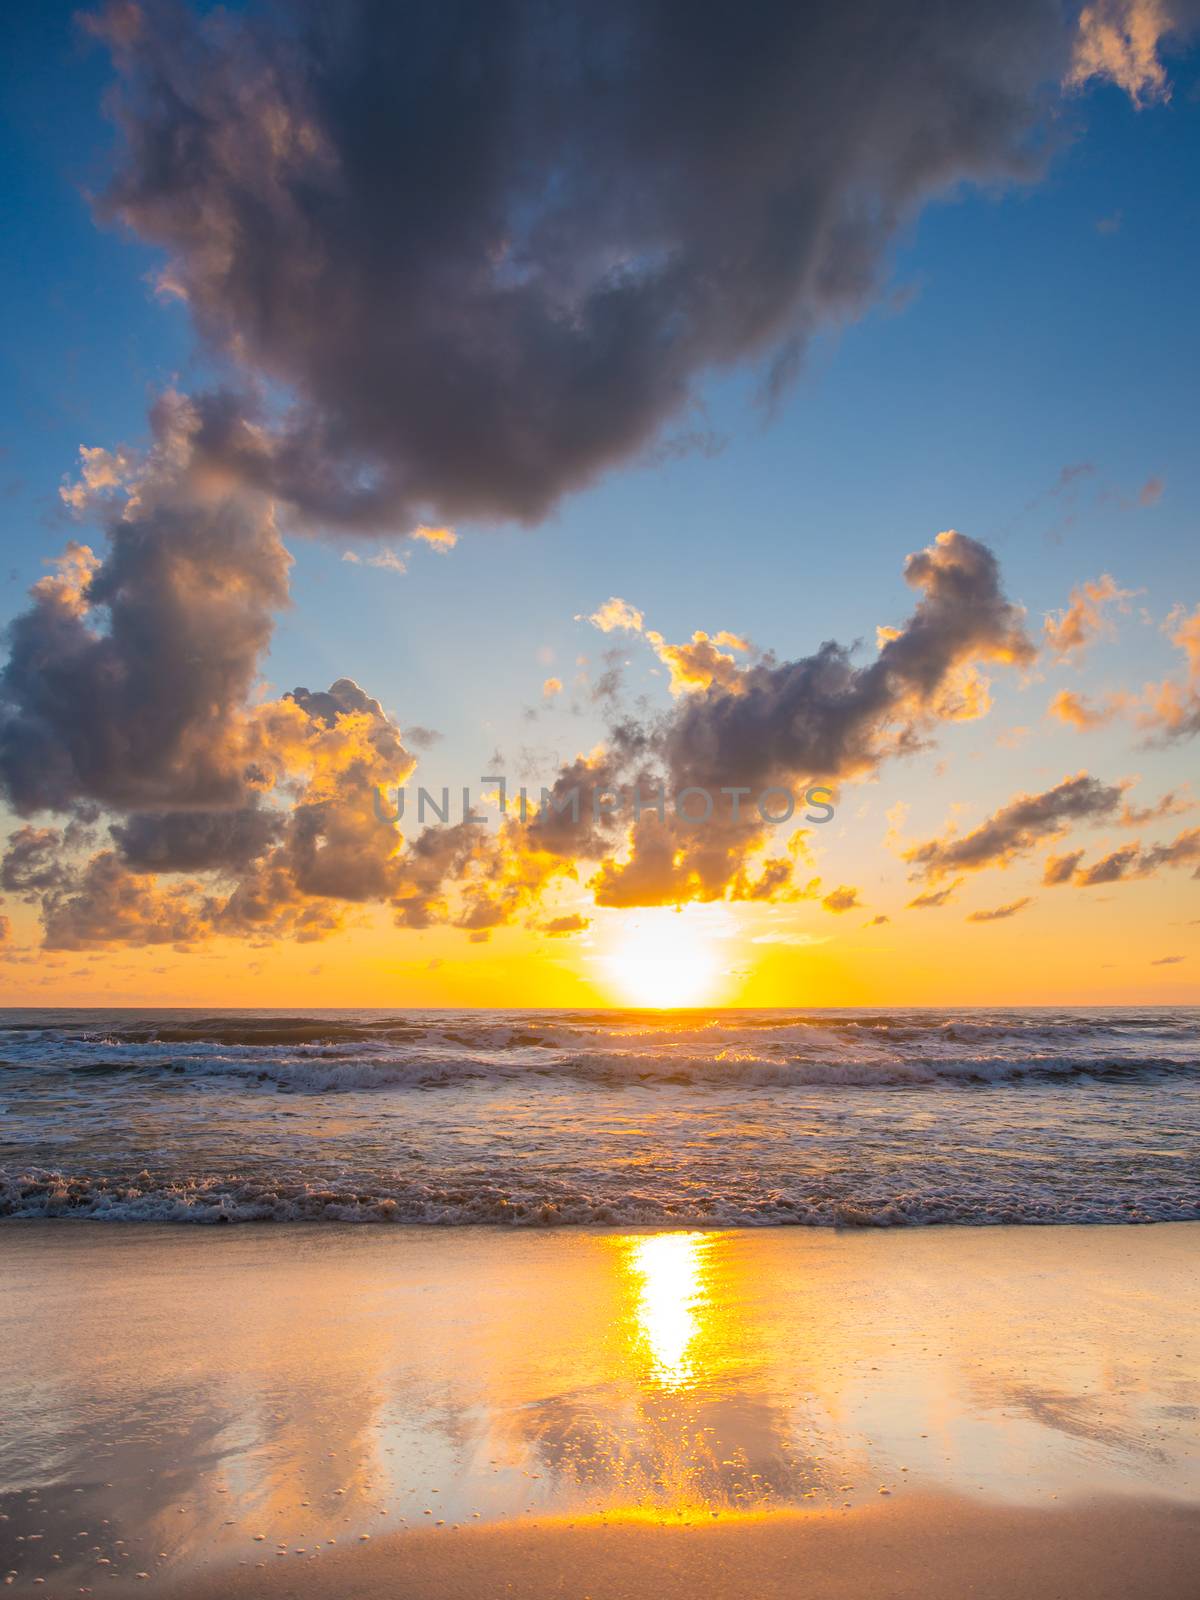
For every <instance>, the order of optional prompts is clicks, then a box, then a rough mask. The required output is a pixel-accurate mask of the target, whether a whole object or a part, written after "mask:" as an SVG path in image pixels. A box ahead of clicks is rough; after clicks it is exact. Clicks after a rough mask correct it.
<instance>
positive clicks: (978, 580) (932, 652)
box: [597, 531, 1035, 905]
mask: <svg viewBox="0 0 1200 1600" xmlns="http://www.w3.org/2000/svg"><path fill="white" fill-rule="evenodd" d="M904 577H905V580H906V581H907V583H908V584H909V585H910V587H912V588H913V589H915V590H916V591H917V592H918V595H919V599H918V601H917V604H916V606H915V607H914V609H913V611H912V613H911V615H910V616H909V618H908V620H907V621H906V622H905V623H904V624H903V626H902V627H899V628H889V629H887V630H885V631H884V635H883V636H882V639H881V644H880V648H879V651H878V654H877V655H876V657H875V659H874V660H873V661H870V662H868V663H866V664H864V665H861V666H858V665H855V664H854V661H853V659H852V653H851V652H850V651H849V650H847V649H846V648H845V647H844V646H842V645H839V644H837V643H835V642H833V641H827V642H826V643H824V644H822V645H821V646H820V647H819V649H818V650H817V651H816V652H815V653H814V654H812V655H809V656H805V657H801V658H799V659H798V660H794V661H777V660H775V659H774V658H770V657H767V658H763V659H762V660H756V661H751V662H750V663H748V664H747V665H745V666H738V667H736V668H735V669H734V671H733V672H732V674H730V673H726V672H723V673H722V674H721V675H719V676H716V675H714V676H713V677H711V678H710V679H709V681H708V682H707V683H706V684H705V685H704V686H702V687H699V688H697V689H696V690H695V691H693V692H688V693H686V694H683V695H681V696H679V697H678V699H677V701H676V704H675V705H674V706H673V707H672V709H671V710H670V711H669V712H668V713H666V714H665V715H664V716H663V717H662V718H660V719H659V720H658V721H656V722H655V723H654V724H653V725H651V726H648V727H645V728H642V727H638V726H637V725H635V724H633V723H631V722H628V721H626V722H625V723H624V724H621V725H620V726H619V728H618V729H617V730H616V731H617V734H618V746H617V747H616V748H615V749H611V750H610V751H609V754H608V757H607V759H608V761H609V763H610V766H611V771H610V773H609V781H610V782H611V783H613V784H619V783H625V784H631V783H636V784H638V785H640V788H641V791H642V792H644V793H647V794H649V793H651V792H652V791H653V789H654V788H655V785H656V784H657V785H660V786H662V787H663V788H664V790H665V792H667V793H669V794H671V795H679V794H681V793H682V792H683V791H684V790H687V789H690V788H696V789H700V790H702V791H704V792H706V793H707V794H709V795H711V796H712V797H713V799H714V810H713V815H712V817H711V819H710V821H709V822H708V824H706V825H705V826H704V827H702V828H697V827H692V826H689V825H687V824H686V822H683V821H681V820H680V819H678V818H676V817H674V816H672V817H669V818H667V819H665V820H660V819H658V818H656V817H654V816H653V815H648V816H643V817H642V819H641V821H640V822H639V823H638V825H637V826H636V827H635V828H634V829H633V831H632V834H631V836H630V838H629V839H628V840H625V838H624V835H622V836H621V839H620V841H619V842H620V843H621V844H623V845H626V846H627V848H626V850H625V853H624V855H621V854H618V852H617V850H616V849H615V848H614V850H613V851H612V853H611V854H608V855H606V857H605V859H604V861H603V862H602V864H601V871H600V875H599V879H598V882H597V890H598V895H599V894H602V895H603V896H604V902H603V903H606V904H636V905H657V904H674V903H676V902H678V901H681V900H686V899H694V898H699V899H713V898H720V897H723V896H725V895H726V894H737V895H738V896H739V897H742V898H744V897H748V896H759V895H761V894H762V893H763V890H764V880H763V878H762V877H761V876H758V877H756V876H755V875H754V874H753V873H751V872H750V871H749V870H748V865H747V864H748V861H749V859H750V858H751V857H753V856H754V855H755V854H756V853H757V852H759V851H761V850H762V849H763V848H764V847H765V843H766V840H767V838H768V835H769V832H770V829H769V827H768V825H767V824H766V823H765V822H764V821H763V819H762V818H761V816H760V815H759V813H758V811H757V809H756V797H759V796H761V795H762V794H763V793H764V792H765V791H766V790H768V789H773V788H774V789H780V790H784V789H787V790H789V791H793V790H796V789H798V788H799V789H801V790H803V788H804V786H805V784H806V783H808V782H818V783H832V782H836V781H837V780H839V779H843V778H848V777H854V776H861V775H865V774H867V773H871V772H874V771H876V770H877V769H878V768H879V766H880V765H881V764H882V763H883V762H885V761H886V760H888V759H891V758H893V757H895V756H897V755H902V754H906V753H909V752H911V751H914V750H917V749H920V748H921V747H922V746H923V745H924V744H925V743H926V742H927V740H928V738H929V736H930V734H931V733H932V731H933V729H934V728H935V727H936V726H937V725H938V723H939V722H942V721H945V720H955V719H957V718H961V717H963V716H969V715H974V714H975V713H976V710H977V704H976V701H975V698H974V694H973V692H970V691H969V690H968V692H966V693H965V694H964V684H969V683H970V681H971V679H972V675H973V673H974V669H975V668H976V665H977V664H978V663H979V662H981V661H994V662H999V663H1004V664H1009V665H1021V666H1024V665H1028V664H1030V663H1031V662H1032V661H1033V659H1034V655H1035V650H1034V647H1033V644H1032V643H1031V641H1030V639H1029V637H1028V635H1027V634H1026V632H1025V628H1024V623H1023V613H1022V612H1021V611H1020V610H1019V609H1018V608H1017V607H1016V606H1014V605H1013V604H1012V603H1011V602H1010V601H1009V600H1008V599H1007V597H1006V596H1005V595H1004V592H1003V588H1002V585H1001V581H1000V571H999V567H998V565H997V563H996V560H995V557H994V556H993V555H992V553H991V551H990V550H988V549H987V547H986V546H984V545H982V544H979V543H977V542H976V541H975V540H972V539H969V538H967V537H966V536H965V535H963V534H960V533H957V532H953V531H950V532H946V533H941V534H939V535H938V536H937V538H936V539H935V541H934V542H933V543H932V544H931V545H929V546H928V547H927V548H926V549H924V550H920V551H918V552H916V553H915V554H913V555H910V556H909V557H908V560H907V561H906V563H905V566H904ZM734 789H736V790H738V794H737V795H734V794H732V793H731V792H730V791H731V790H734ZM723 791H724V793H723ZM779 803H780V802H778V801H776V802H775V803H774V804H773V805H772V807H771V809H772V813H773V814H774V812H775V806H776V805H778V804H779ZM613 842H614V845H615V844H616V843H617V842H618V841H615V840H614V841H613ZM787 866H788V863H787V860H786V858H784V857H779V856H777V857H775V858H773V863H772V864H769V870H770V872H771V874H772V880H771V881H773V880H778V882H779V885H780V889H781V891H782V889H783V884H784V882H785V875H786V873H787Z"/></svg>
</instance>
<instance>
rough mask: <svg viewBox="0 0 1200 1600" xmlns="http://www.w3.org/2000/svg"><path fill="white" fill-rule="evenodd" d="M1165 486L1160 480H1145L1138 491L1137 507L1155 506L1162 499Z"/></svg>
mask: <svg viewBox="0 0 1200 1600" xmlns="http://www.w3.org/2000/svg"><path fill="white" fill-rule="evenodd" d="M1165 488H1166V485H1165V484H1164V483H1163V480H1162V479H1161V478H1147V479H1146V481H1145V483H1144V484H1143V485H1142V487H1141V488H1140V489H1139V490H1138V505H1140V506H1156V505H1157V504H1158V502H1159V501H1160V500H1161V499H1162V497H1163V490H1164V489H1165Z"/></svg>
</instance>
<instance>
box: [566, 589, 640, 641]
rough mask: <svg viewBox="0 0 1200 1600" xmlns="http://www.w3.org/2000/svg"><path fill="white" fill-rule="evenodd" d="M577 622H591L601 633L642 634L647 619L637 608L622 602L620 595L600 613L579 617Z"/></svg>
mask: <svg viewBox="0 0 1200 1600" xmlns="http://www.w3.org/2000/svg"><path fill="white" fill-rule="evenodd" d="M575 620H576V622H585V621H586V622H590V623H591V625H592V627H593V628H599V629H600V632H601V633H615V632H617V631H618V630H620V631H622V632H625V633H641V631H642V625H643V623H644V621H645V618H644V617H643V616H642V613H641V612H640V611H639V610H638V609H637V607H636V606H631V605H630V604H629V602H628V600H622V599H621V597H620V596H619V595H615V594H614V595H612V596H611V597H610V598H609V599H607V600H606V601H605V602H604V604H603V605H602V606H601V607H600V609H599V610H598V611H593V612H592V614H591V616H590V617H586V618H585V617H582V616H577V617H576V618H575Z"/></svg>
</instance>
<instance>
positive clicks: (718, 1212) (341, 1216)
mask: <svg viewBox="0 0 1200 1600" xmlns="http://www.w3.org/2000/svg"><path fill="white" fill-rule="evenodd" d="M0 1217H4V1218H9V1219H24V1220H44V1219H50V1218H56V1219H71V1218H75V1219H79V1220H85V1219H86V1220H90V1221H105V1222H164V1223H165V1222H171V1223H194V1224H202V1225H204V1224H207V1225H222V1224H233V1223H253V1222H259V1223H267V1222H308V1223H364V1224H375V1225H386V1224H394V1225H407V1226H431V1227H467V1226H493V1227H517V1228H538V1227H564V1226H574V1227H634V1228H637V1227H653V1228H663V1227H702V1228H703V1227H714V1228H715V1227H721V1228H762V1227H789V1226H790V1227H814V1228H900V1227H930V1226H946V1225H954V1226H976V1227H985V1226H997V1225H1012V1224H1021V1225H1025V1226H1030V1225H1043V1226H1051V1225H1055V1224H1106V1223H1107V1224H1113V1223H1121V1224H1128V1223H1152V1222H1184V1221H1196V1220H1200V1189H1197V1188H1195V1187H1192V1188H1191V1189H1188V1190H1186V1191H1183V1190H1181V1191H1179V1192H1161V1191H1159V1192H1150V1193H1147V1194H1143V1195H1127V1196H1119V1195H1109V1194H1071V1195H1066V1196H1064V1195H1039V1194H1031V1193H1029V1192H1028V1190H1023V1189H1019V1188H1012V1189H1007V1190H1004V1189H990V1190H989V1189H980V1190H979V1191H977V1192H964V1191H962V1190H955V1191H948V1192H944V1193H939V1192H936V1191H935V1192H930V1193H920V1194H918V1193H901V1192H897V1193H887V1192H880V1193H875V1194H835V1193H830V1192H826V1191H822V1190H821V1189H820V1188H819V1187H815V1186H814V1187H811V1188H809V1189H801V1190H798V1191H797V1192H795V1193H787V1192H781V1191H764V1192H762V1193H760V1194H754V1193H749V1194H743V1195H740V1196H737V1197H732V1198H731V1197H729V1196H727V1195H723V1194H719V1193H716V1192H705V1191H695V1192H690V1193H688V1194H686V1195H683V1194H676V1195H672V1196H670V1197H667V1198H664V1197H662V1196H657V1195H653V1194H649V1193H637V1192H633V1193H626V1194H621V1195H609V1194H604V1193H603V1192H600V1191H599V1190H594V1191H592V1190H588V1189H585V1188H582V1187H581V1188H572V1187H570V1186H569V1185H566V1184H563V1183H554V1182H552V1181H550V1180H547V1181H546V1182H545V1183H544V1184H543V1185H542V1186H541V1187H540V1188H539V1187H538V1186H536V1185H518V1184H513V1185H511V1186H508V1187H506V1186H505V1185H504V1184H503V1183H500V1182H497V1181H493V1180H487V1179H479V1180H476V1181H473V1182H463V1181H459V1182H452V1183H436V1182H430V1183H418V1182H410V1181H404V1182H399V1181H398V1182H395V1183H391V1184H387V1185H380V1184H376V1185H373V1186H372V1185H353V1184H345V1185H340V1184H325V1185H319V1184H312V1183H306V1182H303V1181H299V1180H296V1181H289V1180H286V1179H282V1178H278V1177H276V1178H257V1179H256V1178H249V1177H243V1176H238V1175H230V1176H219V1177H214V1176H206V1177H198V1178H180V1177H156V1176H155V1175H153V1174H151V1173H149V1172H141V1173H137V1174H132V1175H130V1176H128V1177H97V1176H83V1175H79V1176H72V1175H69V1174H64V1173H60V1172H29V1173H24V1174H18V1175H16V1176H10V1177H3V1176H0Z"/></svg>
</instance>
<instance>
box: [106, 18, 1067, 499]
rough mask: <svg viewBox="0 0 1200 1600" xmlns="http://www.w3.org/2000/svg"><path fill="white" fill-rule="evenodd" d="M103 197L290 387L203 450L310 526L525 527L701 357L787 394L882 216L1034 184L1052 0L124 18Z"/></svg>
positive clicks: (110, 22) (890, 231)
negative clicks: (283, 412) (432, 516)
mask: <svg viewBox="0 0 1200 1600" xmlns="http://www.w3.org/2000/svg"><path fill="white" fill-rule="evenodd" d="M92 27H93V29H94V31H98V32H103V33H105V34H106V36H107V38H108V41H109V43H110V47H111V49H112V53H113V56H114V59H115V61H116V64H117V66H118V69H119V73H120V80H121V81H120V89H119V93H118V95H117V97H116V99H115V101H114V105H115V110H116V115H117V118H118V121H119V125H120V128H121V132H122V142H121V149H120V153H119V156H118V162H117V168H116V172H115V175H114V177H113V180H112V182H111V185H110V186H109V189H108V191H107V193H106V195H105V196H104V198H103V200H102V202H101V204H100V211H101V214H102V215H104V216H106V217H108V218H114V219H119V220H120V221H122V222H123V223H125V224H127V225H128V226H129V227H130V228H131V229H133V230H134V231H135V232H137V233H138V234H139V235H140V236H141V237H142V238H144V239H145V240H147V241H149V242H151V243H153V244H155V245H158V246H160V247H162V249H163V250H164V251H165V252H166V255H167V258H168V265H167V267H166V269H165V272H164V274H163V279H162V281H163V286H164V288H165V289H166V290H167V291H168V292H170V291H174V292H177V293H179V294H180V295H182V296H183V297H185V298H186V301H187V304H188V306H189V308H190V310H191V314H192V316H193V317H194V319H195V322H196V325H197V327H198V328H199V329H200V331H201V332H202V334H203V335H204V337H205V338H206V340H207V341H208V342H209V344H210V345H211V346H212V347H214V348H216V349H218V350H220V351H223V352H225V353H226V354H227V355H229V356H230V357H231V359H232V362H233V364H234V365H235V367H240V368H241V370H242V371H243V372H244V373H246V374H248V375H249V376H250V377H251V379H252V380H258V379H267V380H270V381H271V382H275V383H281V384H283V385H284V386H285V387H286V388H287V389H288V391H289V392H290V393H291V395H292V397H293V398H294V405H293V407H292V409H291V411H290V413H289V415H288V417H287V419H286V422H285V424H284V425H283V426H282V428H280V429H279V430H277V431H272V432H271V433H270V434H269V435H267V434H264V433H263V432H262V431H260V430H259V429H257V428H256V427H255V426H254V423H255V417H254V415H253V413H252V412H251V413H250V414H249V415H248V414H247V409H246V406H247V402H246V401H245V399H244V398H239V397H234V396H232V395H224V396H221V395H216V396H210V397H208V398H207V399H205V400H204V401H203V402H202V403H201V404H200V410H201V414H202V417H203V430H202V435H201V439H202V444H203V446H204V448H205V449H206V451H208V452H209V453H210V454H211V455H212V456H213V457H214V458H218V459H221V460H223V461H225V462H227V463H234V464H236V465H237V466H238V469H239V471H241V472H242V473H243V474H244V475H245V476H246V477H247V478H248V479H249V480H250V481H252V482H256V483H258V484H260V485H261V486H264V487H269V488H271V489H272V490H274V491H276V492H278V493H280V494H281V495H283V496H284V497H285V498H286V499H288V500H289V501H291V502H292V503H293V504H295V505H296V506H298V507H299V508H300V509H301V510H302V512H306V513H308V514H309V515H310V516H311V517H313V518H315V519H318V520H325V519H328V520H336V521H339V522H344V523H347V524H355V525H358V526H362V527H382V526H384V525H385V524H386V525H389V526H393V527H394V526H395V525H396V524H397V523H402V522H404V521H408V522H409V523H411V522H412V521H414V520H416V519H417V518H418V516H420V515H421V514H423V513H425V512H427V511H429V510H431V509H432V510H434V511H436V513H437V514H438V515H440V516H445V517H448V518H455V517H462V516H480V517H515V518H520V519H523V520H526V521H532V520H536V519H538V518H540V517H542V516H544V515H545V513H546V512H547V510H548V509H549V508H550V507H551V506H552V505H553V504H554V503H555V501H556V500H557V499H558V498H559V497H560V496H561V495H563V494H564V493H566V492H567V491H569V490H571V489H575V488H578V487H580V486H581V485H583V484H586V483H587V482H589V481H590V480H591V479H593V478H594V477H595V475H596V474H597V473H598V472H600V471H601V470H603V469H604V468H605V467H607V466H610V465H612V464H613V463H616V462H618V461H621V460H623V459H627V458H628V457H629V456H630V455H632V454H634V453H636V452H638V451H639V450H641V449H642V448H643V447H645V446H646V445H647V444H648V443H649V442H650V441H651V440H652V439H653V438H654V437H655V435H656V434H657V433H658V432H659V430H660V429H661V428H662V426H663V424H664V423H665V422H667V421H668V420H669V419H671V418H675V417H680V416H681V415H682V414H684V413H685V412H686V411H687V408H688V406H689V403H690V402H691V401H693V400H694V398H695V395H696V390H697V384H698V381H699V380H700V379H701V377H702V376H703V375H704V374H705V373H707V372H710V371H713V370H717V369H720V368H723V367H728V366H730V365H732V364H735V363H739V362H743V361H746V360H755V361H759V362H761V363H762V365H763V373H764V381H765V385H766V389H767V391H768V392H773V391H774V390H776V389H778V387H779V386H780V384H782V383H784V382H785V381H786V380H787V378H788V377H789V376H790V375H791V373H792V372H793V371H794V370H795V369H796V367H797V366H798V364H799V363H800V362H801V361H802V359H803V354H804V350H805V346H806V343H807V341H808V339H809V337H810V335H811V334H812V332H813V330H814V329H816V328H817V327H819V326H820V325H822V324H824V323H826V322H828V321H830V320H837V319H841V318H845V317H850V316H854V315H857V314H858V313H860V312H861V311H862V310H863V309H864V307H865V306H866V305H867V304H869V302H870V300H871V299H872V297H873V296H874V294H875V293H876V292H877V290H878V289H879V287H880V285H881V282H882V280H883V279H884V277H885V276H886V270H887V263H886V257H887V248H888V245H889V242H890V240H891V239H892V238H893V236H894V234H895V232H896V229H897V227H898V226H899V225H901V224H902V223H903V222H904V220H905V219H906V218H908V217H910V216H911V215H912V214H913V213H914V212H915V211H916V210H917V209H918V208H919V207H920V205H921V204H922V203H923V202H924V201H925V200H927V199H928V198H929V197H931V196H932V195H935V194H937V193H940V192H944V191H946V190H948V189H950V188H952V187H953V186H954V185H955V184H956V183H958V182H960V181H962V180H976V181H990V180H994V179H1004V178H1012V177H1014V176H1021V175H1026V174H1030V173H1031V172H1033V171H1034V170H1035V167H1036V159H1035V157H1034V156H1033V155H1032V154H1031V151H1032V150H1033V148H1034V145H1035V144H1036V142H1037V129H1038V124H1039V118H1040V115H1041V111H1042V109H1043V107H1042V104H1041V95H1042V91H1043V90H1044V89H1047V88H1049V87H1050V86H1053V85H1055V84H1057V83H1058V81H1059V80H1060V79H1061V78H1062V77H1063V75H1064V73H1065V72H1066V71H1067V69H1068V66H1069V61H1070V52H1071V47H1072V40H1071V30H1072V27H1073V22H1072V19H1071V17H1070V15H1069V13H1066V14H1065V13H1064V12H1063V11H1062V9H1061V8H1060V7H1059V5H1058V4H1056V3H1054V0H962V3H960V4H957V5H953V6H941V5H939V6H933V5H930V4H928V3H927V0H828V3H824V4H811V5H797V4H794V3H791V0H787V3H784V0H768V3H763V4H760V5H756V6H753V7H750V8H742V9H740V10H739V9H737V8H730V7H728V6H721V5H709V4H699V5H697V4H695V3H694V0H690V3H686V4H685V3H684V0H609V3H608V4H605V5H566V6H560V7H547V6H545V5H544V4H540V3H536V0H486V3H485V0H474V3H470V0H466V3H462V4H457V5H446V4H444V3H441V0H410V3H408V4H405V5H391V6H389V5H379V4H375V3H371V0H347V3H345V4H342V5H339V6H336V7H334V6H329V5H324V4H318V3H316V0H312V3H306V0H293V3H290V4H282V3H281V4H275V5H271V4H262V5H258V6H253V7H251V9H250V10H249V12H248V13H247V14H244V15H238V14H232V15H231V14H229V13H225V12H215V13H212V14H210V15H208V16H207V17H204V18H201V17H198V16H197V15H195V14H194V13H193V11H191V10H190V9H189V8H187V7H184V6H179V5H168V4H163V5H157V4H151V5H148V6H146V7H144V8H142V9H140V10H139V9H138V8H135V7H133V6H129V5H122V6H119V7H114V8H113V10H112V11H110V12H109V13H108V17H107V21H105V20H100V21H98V22H94V23H93V24H92Z"/></svg>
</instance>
